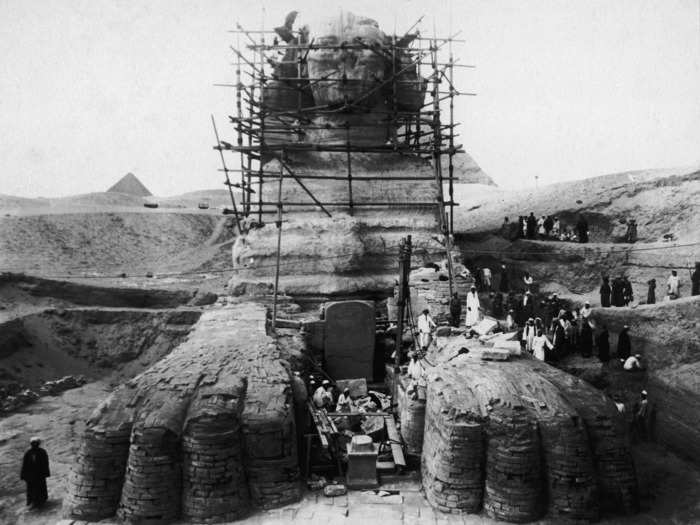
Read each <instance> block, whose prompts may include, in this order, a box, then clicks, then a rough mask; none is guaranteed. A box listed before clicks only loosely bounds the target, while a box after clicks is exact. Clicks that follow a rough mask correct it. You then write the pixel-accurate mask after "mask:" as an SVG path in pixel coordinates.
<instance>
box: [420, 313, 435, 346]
mask: <svg viewBox="0 0 700 525" xmlns="http://www.w3.org/2000/svg"><path fill="white" fill-rule="evenodd" d="M435 328H437V325H436V324H435V321H433V318H432V317H430V311H429V310H428V309H427V308H426V309H425V310H423V312H422V313H421V314H420V315H419V316H418V344H420V347H421V349H422V350H423V351H424V352H425V351H426V350H428V347H429V346H430V342H431V341H432V338H433V336H432V334H433V330H435Z"/></svg>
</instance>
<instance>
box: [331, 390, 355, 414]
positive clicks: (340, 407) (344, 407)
mask: <svg viewBox="0 0 700 525" xmlns="http://www.w3.org/2000/svg"><path fill="white" fill-rule="evenodd" d="M353 406H354V405H353V402H352V398H351V397H350V389H349V388H345V389H344V390H343V393H342V394H340V395H339V396H338V402H337V403H336V405H335V411H336V412H352V408H353Z"/></svg>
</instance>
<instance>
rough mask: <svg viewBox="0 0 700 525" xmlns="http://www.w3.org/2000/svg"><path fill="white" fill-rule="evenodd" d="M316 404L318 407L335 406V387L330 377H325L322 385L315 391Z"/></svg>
mask: <svg viewBox="0 0 700 525" xmlns="http://www.w3.org/2000/svg"><path fill="white" fill-rule="evenodd" d="M313 400H314V405H315V406H316V408H325V409H328V408H331V407H332V406H333V387H332V386H331V382H330V381H328V379H324V380H323V383H321V386H320V387H318V388H317V389H316V391H315V392H314V397H313Z"/></svg>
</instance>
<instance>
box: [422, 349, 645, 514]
mask: <svg viewBox="0 0 700 525" xmlns="http://www.w3.org/2000/svg"><path fill="white" fill-rule="evenodd" d="M422 466H423V469H422V477H423V487H424V489H425V492H426V496H427V498H428V500H429V501H430V502H431V503H432V504H433V505H434V506H436V507H437V508H438V509H440V510H442V511H445V512H457V511H462V512H470V513H474V512H479V511H480V510H481V509H482V508H483V509H484V510H485V512H486V513H487V514H488V515H489V516H491V517H492V518H495V519H499V520H504V521H510V522H518V523H521V522H528V521H533V520H536V519H539V518H541V517H542V516H544V515H545V514H547V515H548V516H550V517H552V518H558V519H573V520H589V521H592V520H596V519H598V517H599V515H600V510H601V507H602V508H609V509H614V510H617V511H618V512H619V511H624V512H628V513H630V512H634V511H635V510H636V506H637V482H636V477H635V472H634V465H633V463H632V458H631V455H630V452H629V447H628V443H627V441H626V436H625V429H624V426H623V421H622V420H621V418H620V417H619V414H618V413H617V411H616V408H615V406H614V404H613V403H612V402H611V401H609V400H608V399H606V398H605V396H604V395H603V394H602V393H600V392H598V391H596V390H595V389H594V388H593V387H591V386H589V385H587V384H585V383H583V382H582V381H579V380H577V379H575V378H572V377H571V376H569V375H568V374H566V373H564V372H561V371H559V370H557V369H555V368H553V367H551V366H549V365H547V364H544V363H541V362H539V361H535V360H533V359H528V358H525V359H516V360H513V361H505V362H483V361H480V360H478V359H476V358H473V357H470V356H469V355H468V354H467V355H460V356H457V357H455V358H454V359H452V360H450V361H449V362H447V363H442V364H438V365H437V367H436V368H435V369H433V370H432V371H431V373H430V378H429V380H428V399H427V410H426V421H425V434H424V443H423V456H422Z"/></svg>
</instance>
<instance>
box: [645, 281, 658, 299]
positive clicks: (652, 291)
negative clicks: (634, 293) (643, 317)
mask: <svg viewBox="0 0 700 525" xmlns="http://www.w3.org/2000/svg"><path fill="white" fill-rule="evenodd" d="M647 284H648V285H649V290H647V304H656V279H649V281H647Z"/></svg>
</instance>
